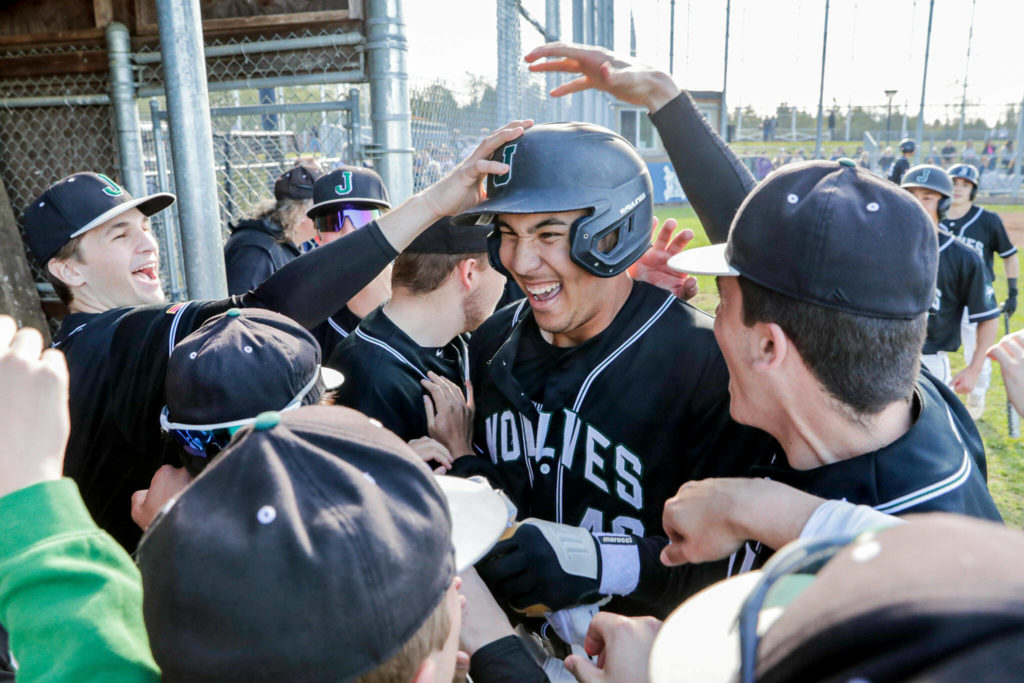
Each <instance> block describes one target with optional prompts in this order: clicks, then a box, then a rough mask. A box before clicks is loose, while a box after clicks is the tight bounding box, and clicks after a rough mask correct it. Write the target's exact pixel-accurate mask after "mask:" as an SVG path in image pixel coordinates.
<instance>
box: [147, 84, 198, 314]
mask: <svg viewBox="0 0 1024 683" xmlns="http://www.w3.org/2000/svg"><path fill="white" fill-rule="evenodd" d="M149 112H150V120H152V122H153V149H154V151H155V153H156V188H157V190H159V191H160V192H170V191H171V188H170V183H169V182H168V179H169V178H170V175H169V174H170V170H169V169H168V168H167V151H166V147H165V146H164V130H163V125H164V124H163V114H162V112H161V111H160V102H159V100H157V99H156V98H155V97H154V98H153V99H151V100H150V101H149ZM160 218H161V219H162V221H161V223H160V225H161V231H160V242H161V245H160V249H161V255H162V256H163V259H164V264H165V265H166V268H165V269H164V271H165V273H166V274H167V278H168V283H169V284H170V291H169V292H168V294H170V296H171V300H172V301H177V300H180V299H184V298H185V297H186V296H187V295H188V290H187V288H186V287H185V280H184V269H183V268H182V267H181V239H180V235H179V232H178V207H177V203H175V204H171V206H170V208H168V209H166V210H165V211H163V212H162V214H160Z"/></svg>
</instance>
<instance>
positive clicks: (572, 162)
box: [456, 123, 654, 277]
mask: <svg viewBox="0 0 1024 683" xmlns="http://www.w3.org/2000/svg"><path fill="white" fill-rule="evenodd" d="M492 159H494V160H497V161H503V162H504V163H507V164H509V166H510V167H511V168H510V170H509V172H508V173H506V174H504V175H502V176H494V175H491V176H488V179H487V197H488V199H486V200H485V201H484V202H482V203H481V204H480V205H478V206H477V207H475V208H474V209H472V210H471V211H469V212H467V213H464V214H462V215H461V216H459V217H457V218H456V223H462V224H466V223H476V224H488V223H490V224H494V222H495V217H496V216H497V215H499V214H509V213H511V214H526V213H559V212H563V211H576V210H580V209H584V210H587V211H588V212H589V213H588V214H587V215H585V216H583V217H582V218H579V219H578V220H576V221H575V222H574V223H573V225H572V226H571V228H570V231H569V243H570V257H571V258H572V261H573V262H574V263H576V264H577V265H578V266H579V267H581V268H583V269H584V270H585V271H587V272H588V273H590V274H591V275H595V276H597V277H614V276H615V275H618V274H620V273H622V272H624V271H625V270H626V269H627V268H629V266H631V265H632V264H633V263H634V262H636V260H637V259H639V258H640V257H641V256H643V254H644V252H645V251H647V249H648V248H649V247H650V243H651V227H652V225H653V220H654V209H653V201H652V198H653V194H654V192H653V186H652V184H651V178H650V174H649V173H648V171H647V166H646V164H645V163H644V162H643V160H642V159H640V156H639V155H638V154H637V153H636V150H635V149H633V147H632V146H631V145H630V144H629V143H628V142H626V140H625V139H624V138H622V137H620V136H619V135H617V134H615V133H613V132H612V131H610V130H607V129H605V128H602V127H600V126H595V125H592V124H581V123H572V124H543V125H539V126H534V127H533V128H531V129H529V130H528V131H527V132H526V133H524V134H523V136H521V137H520V138H518V139H517V140H514V141H512V142H510V143H507V144H506V145H504V146H503V147H502V148H500V149H498V150H497V151H496V152H495V153H494V155H493V156H492ZM500 250H501V233H499V232H498V230H497V229H495V230H493V231H492V232H491V234H490V235H489V236H488V239H487V253H488V257H489V259H490V261H491V265H492V266H493V267H494V268H495V269H496V270H498V271H499V272H501V273H502V274H503V275H505V276H506V277H508V276H509V275H510V274H509V273H508V271H507V270H506V269H505V267H504V266H503V265H502V264H501V259H500Z"/></svg>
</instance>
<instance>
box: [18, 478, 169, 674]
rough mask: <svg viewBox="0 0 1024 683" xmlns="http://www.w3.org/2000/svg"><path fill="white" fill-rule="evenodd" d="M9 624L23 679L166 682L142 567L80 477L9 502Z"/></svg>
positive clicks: (43, 485)
mask: <svg viewBox="0 0 1024 683" xmlns="http://www.w3.org/2000/svg"><path fill="white" fill-rule="evenodd" d="M126 514H127V511H126ZM0 624H3V626H4V627H5V628H6V629H7V631H8V633H9V634H10V646H11V652H12V654H13V655H14V659H15V660H16V662H17V664H18V672H17V678H18V680H19V681H72V680H73V681H87V680H88V681H99V680H102V681H111V682H117V681H159V680H160V670H159V669H158V668H157V665H156V663H155V662H154V661H153V656H152V654H151V653H150V649H149V639H148V638H147V636H146V628H145V625H144V623H143V620H142V581H141V578H140V576H139V572H138V569H136V567H135V565H134V564H133V563H132V561H131V558H129V557H128V554H127V553H125V551H124V550H123V549H122V548H121V546H120V545H118V544H117V543H116V542H115V541H114V539H112V538H111V537H110V536H109V535H108V534H106V533H105V532H103V531H101V530H100V529H99V527H97V526H96V524H95V522H93V520H92V518H91V517H90V516H89V513H88V512H87V511H86V509H85V504H84V503H83V502H82V498H81V496H80V495H79V492H78V488H77V487H76V486H75V484H74V482H73V481H71V480H70V479H62V480H60V481H52V482H44V483H41V484H36V485H35V486H30V487H28V488H25V489H21V490H19V491H15V492H14V493H11V494H9V495H7V496H4V497H3V498H0Z"/></svg>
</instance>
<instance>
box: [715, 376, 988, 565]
mask: <svg viewBox="0 0 1024 683" xmlns="http://www.w3.org/2000/svg"><path fill="white" fill-rule="evenodd" d="M913 410H914V424H913V426H911V428H910V430H909V431H908V432H907V433H906V434H904V435H903V436H901V437H900V438H899V439H897V440H896V441H894V442H892V443H891V444H889V445H887V446H884V447H882V448H880V449H879V450H877V451H874V452H872V453H865V454H863V455H859V456H857V457H855V458H850V459H848V460H841V461H839V462H835V463H831V464H828V465H822V466H821V467H816V468H814V469H810V470H794V469H792V468H789V467H788V466H786V465H785V464H784V460H783V459H782V458H775V459H774V462H772V463H770V464H765V465H759V466H755V467H753V468H752V469H751V470H750V472H749V473H748V474H749V476H752V477H765V478H768V479H773V480H775V481H779V482H782V483H784V484H788V485H789V486H792V487H794V488H797V489H800V490H801V491H806V492H807V493H811V494H813V495H815V496H818V497H820V498H825V499H826V500H845V501H847V502H850V503H853V504H855V505H869V506H871V507H873V508H874V509H875V510H878V511H879V512H884V513H886V514H889V515H897V516H899V515H908V514H914V513H920V512H953V513H957V514H961V515H969V516H971V517H978V518H981V519H989V520H992V521H995V522H1001V521H1002V517H1001V516H1000V514H999V510H998V509H997V508H996V505H995V503H994V502H993V501H992V495H991V494H990V493H989V490H988V484H987V483H986V479H987V470H986V464H985V446H984V444H983V443H982V440H981V434H979V433H978V429H977V427H975V426H974V421H973V420H972V419H971V418H970V416H969V415H968V414H967V409H966V408H965V407H964V403H963V401H961V400H960V399H959V398H957V396H956V394H954V393H953V391H952V390H951V389H950V388H949V387H947V386H946V385H944V384H943V383H942V382H941V381H939V380H938V379H936V378H935V377H933V376H932V375H931V374H929V373H927V372H922V373H921V374H920V375H919V376H918V379H917V386H916V389H915V391H914V397H913ZM773 552H774V551H773V550H772V549H770V548H767V547H765V546H763V545H761V544H760V543H753V542H747V543H746V544H745V545H744V547H743V548H741V549H740V550H739V551H738V552H737V553H736V554H734V555H733V556H732V557H731V558H729V561H728V563H727V565H728V566H727V575H728V576H732V575H735V574H738V573H740V572H744V571H748V570H750V569H756V568H758V567H760V566H761V565H763V564H764V562H765V561H766V560H767V559H768V558H769V557H770V556H771V554H772V553H773ZM699 569H700V568H699V567H698V568H696V570H698V571H699ZM705 573H707V572H705ZM721 578H724V577H723V576H719V577H718V579H721ZM709 579H710V580H712V581H714V580H717V579H715V577H714V575H713V573H711V574H709V575H708V576H706V577H705V579H704V580H705V581H707V580H709Z"/></svg>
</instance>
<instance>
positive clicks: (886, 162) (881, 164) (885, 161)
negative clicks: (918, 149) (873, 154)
mask: <svg viewBox="0 0 1024 683" xmlns="http://www.w3.org/2000/svg"><path fill="white" fill-rule="evenodd" d="M893 161H895V158H894V157H893V154H892V147H886V148H885V150H883V151H882V156H880V157H878V172H879V173H881V174H882V175H885V176H887V175H889V170H890V167H891V166H892V163H893Z"/></svg>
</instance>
